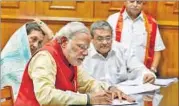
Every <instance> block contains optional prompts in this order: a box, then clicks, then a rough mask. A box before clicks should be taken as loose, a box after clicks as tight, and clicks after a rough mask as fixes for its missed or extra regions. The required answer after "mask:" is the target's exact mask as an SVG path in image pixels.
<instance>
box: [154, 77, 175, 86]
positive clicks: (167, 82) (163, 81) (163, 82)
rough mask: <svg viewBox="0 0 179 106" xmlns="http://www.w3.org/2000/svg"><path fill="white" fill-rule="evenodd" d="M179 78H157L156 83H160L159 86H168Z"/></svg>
mask: <svg viewBox="0 0 179 106" xmlns="http://www.w3.org/2000/svg"><path fill="white" fill-rule="evenodd" d="M177 81H178V79H177V78H168V79H161V78H157V79H156V80H155V82H154V84H155V85H159V86H168V85H170V84H171V83H173V82H177Z"/></svg>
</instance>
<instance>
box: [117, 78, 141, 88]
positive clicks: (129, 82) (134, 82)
mask: <svg viewBox="0 0 179 106" xmlns="http://www.w3.org/2000/svg"><path fill="white" fill-rule="evenodd" d="M141 84H143V79H142V77H138V78H136V79H134V80H126V81H124V82H121V83H119V85H129V86H130V85H131V86H136V85H141Z"/></svg>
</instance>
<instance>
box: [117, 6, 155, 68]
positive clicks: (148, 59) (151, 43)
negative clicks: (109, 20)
mask: <svg viewBox="0 0 179 106" xmlns="http://www.w3.org/2000/svg"><path fill="white" fill-rule="evenodd" d="M124 10H125V6H123V8H122V10H121V11H120V16H119V19H118V22H117V25H116V30H115V31H116V41H118V42H120V41H121V32H122V27H123V15H122V14H123V12H124ZM143 14H144V20H145V28H146V32H147V45H146V52H145V60H144V64H145V66H146V67H147V68H149V69H150V68H151V65H152V62H153V58H154V47H155V39H156V31H157V23H156V21H155V20H154V19H153V18H152V17H151V16H149V15H146V14H145V13H144V12H143Z"/></svg>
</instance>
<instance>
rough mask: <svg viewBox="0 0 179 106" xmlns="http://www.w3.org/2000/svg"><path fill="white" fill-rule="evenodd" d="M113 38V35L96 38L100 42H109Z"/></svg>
mask: <svg viewBox="0 0 179 106" xmlns="http://www.w3.org/2000/svg"><path fill="white" fill-rule="evenodd" d="M111 39H112V37H109V36H107V37H97V39H96V40H97V41H99V42H103V41H104V40H105V41H107V42H109V41H111Z"/></svg>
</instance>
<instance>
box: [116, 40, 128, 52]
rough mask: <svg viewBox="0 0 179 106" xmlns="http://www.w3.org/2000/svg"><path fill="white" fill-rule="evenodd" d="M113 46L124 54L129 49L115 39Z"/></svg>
mask: <svg viewBox="0 0 179 106" xmlns="http://www.w3.org/2000/svg"><path fill="white" fill-rule="evenodd" d="M113 48H114V50H115V51H116V52H119V53H122V54H123V53H125V52H126V50H127V49H126V48H125V46H124V45H123V44H122V43H120V42H117V41H113Z"/></svg>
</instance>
